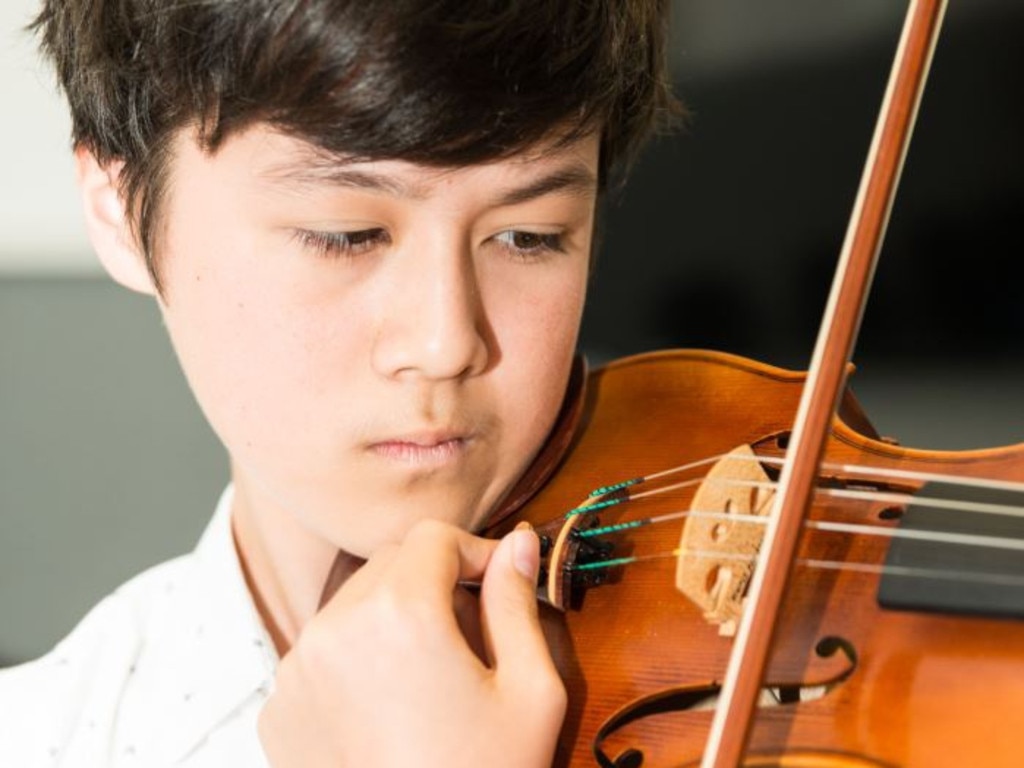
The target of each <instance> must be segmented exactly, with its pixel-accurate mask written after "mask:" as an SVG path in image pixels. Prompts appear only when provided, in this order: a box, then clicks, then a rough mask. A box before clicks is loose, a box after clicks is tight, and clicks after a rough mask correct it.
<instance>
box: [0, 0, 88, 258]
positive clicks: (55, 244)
mask: <svg viewBox="0 0 1024 768" xmlns="http://www.w3.org/2000/svg"><path fill="white" fill-rule="evenodd" d="M37 5H38V0H3V2H2V3H0V93H2V94H3V105H4V106H3V115H2V117H0V274H10V273H23V272H32V273H39V272H44V273H46V272H60V273H64V274H67V273H80V272H96V271H97V270H98V268H97V266H96V264H95V261H94V259H93V257H92V252H91V251H90V249H89V246H88V243H87V242H86V238H85V235H84V232H83V228H82V223H81V222H82V218H81V214H80V212H79V205H78V198H77V195H76V192H75V187H74V180H73V171H72V164H71V153H70V151H69V149H68V146H69V139H68V137H69V130H70V129H69V120H68V117H67V114H66V109H65V108H64V106H63V104H62V102H61V99H60V97H59V96H58V94H57V91H56V87H55V85H54V78H53V77H52V76H51V74H50V72H49V70H48V69H47V68H46V67H44V66H43V64H42V62H41V61H40V58H39V56H38V54H37V53H36V45H35V38H34V36H33V35H31V34H29V33H28V32H26V31H25V30H24V27H25V25H26V24H27V22H28V21H29V20H30V19H31V18H32V15H33V14H34V12H35V9H36V7H37Z"/></svg>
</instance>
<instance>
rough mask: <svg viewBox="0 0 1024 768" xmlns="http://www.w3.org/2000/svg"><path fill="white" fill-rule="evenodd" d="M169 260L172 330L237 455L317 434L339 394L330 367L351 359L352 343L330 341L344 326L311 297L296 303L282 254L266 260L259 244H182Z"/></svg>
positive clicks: (213, 420)
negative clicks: (318, 409) (318, 413)
mask: <svg viewBox="0 0 1024 768" xmlns="http://www.w3.org/2000/svg"><path fill="white" fill-rule="evenodd" d="M193 231H194V230H193ZM236 234H237V233H236ZM170 255H171V257H172V259H173V264H171V263H169V264H168V267H169V268H168V269H167V270H166V271H165V275H166V280H165V282H166V285H167V303H166V305H165V306H164V307H163V312H164V318H165V322H166V326H167V329H168V332H169V333H170V335H171V339H172V342H173V344H174V347H175V349H176V351H177V354H178V357H179V359H180V361H181V364H182V367H183V369H184V371H185V375H186V377H187V378H188V380H189V383H190V385H191V387H192V390H193V392H194V393H195V396H196V399H197V400H198V402H199V404H200V406H201V407H202V409H203V411H204V412H205V414H206V416H207V419H208V420H209V422H210V424H211V426H212V428H213V429H214V431H215V432H216V433H217V434H218V436H219V437H220V438H221V440H222V441H223V442H224V443H225V445H226V447H227V448H228V450H229V452H231V453H232V455H233V456H235V457H236V458H243V457H244V456H245V455H246V454H247V453H248V452H250V451H253V450H266V449H267V448H274V447H277V448H285V447H286V444H287V441H288V440H290V439H292V436H294V435H296V434H300V433H303V432H305V433H306V434H310V433H311V432H313V434H315V431H313V430H312V428H311V426H310V424H311V423H313V422H315V419H314V417H313V413H314V412H315V407H314V406H315V404H316V402H317V400H318V399H319V398H321V397H322V396H323V393H324V392H326V391H328V390H329V389H330V388H331V386H332V385H337V382H336V381H332V380H330V379H331V375H332V374H331V372H332V371H333V372H334V373H333V375H334V376H335V377H336V376H337V375H338V372H339V371H343V370H344V367H342V366H336V365H331V359H337V358H338V356H345V355H350V354H352V351H351V350H346V349H345V348H343V347H342V346H341V345H340V343H339V342H340V341H343V339H337V338H335V339H331V338H329V329H331V328H335V327H338V326H339V325H340V326H341V327H345V324H344V323H341V324H339V323H333V322H332V323H328V322H324V321H323V320H324V318H322V317H320V318H319V320H318V319H317V317H318V315H317V310H316V309H315V305H314V308H313V309H311V308H309V307H308V306H304V305H305V304H306V303H307V302H306V298H307V297H304V296H303V297H301V300H293V299H294V298H295V295H296V291H292V290H289V289H288V288H287V286H288V279H289V277H290V276H289V275H285V274H280V273H281V272H282V270H281V269H280V268H279V267H278V266H277V265H276V264H275V262H274V257H275V255H276V256H278V257H279V255H278V254H273V253H266V252H261V249H260V247H259V243H257V242H254V241H252V240H249V241H247V240H245V239H244V237H238V236H236V237H232V238H231V240H230V242H223V241H218V240H217V239H214V238H209V239H205V240H202V241H200V240H198V239H194V240H191V241H189V240H188V239H184V238H181V239H179V241H178V242H177V243H176V244H175V249H174V252H173V254H170ZM169 262H170V260H169ZM297 289H298V287H296V290H297ZM286 425H287V426H288V428H285V426H286Z"/></svg>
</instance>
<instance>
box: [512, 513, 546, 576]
mask: <svg viewBox="0 0 1024 768" xmlns="http://www.w3.org/2000/svg"><path fill="white" fill-rule="evenodd" d="M521 525H522V524H520V525H517V526H516V528H515V530H514V531H513V532H512V533H510V534H509V535H510V536H511V537H512V564H513V565H514V566H515V568H516V570H517V571H519V572H520V573H521V574H523V576H525V577H526V578H527V579H529V580H530V581H536V580H537V571H538V570H539V569H540V542H539V540H538V539H537V535H536V534H535V533H534V532H533V530H532V529H530V530H527V529H525V528H522V527H521ZM527 525H529V523H527Z"/></svg>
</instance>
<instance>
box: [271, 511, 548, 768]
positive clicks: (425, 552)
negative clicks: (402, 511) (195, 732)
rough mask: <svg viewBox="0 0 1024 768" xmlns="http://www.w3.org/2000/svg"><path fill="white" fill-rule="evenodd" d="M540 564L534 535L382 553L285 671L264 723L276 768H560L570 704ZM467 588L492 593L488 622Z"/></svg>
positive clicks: (426, 535)
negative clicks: (541, 613)
mask: <svg viewBox="0 0 1024 768" xmlns="http://www.w3.org/2000/svg"><path fill="white" fill-rule="evenodd" d="M538 559H539V555H538V544H537V537H536V535H535V534H534V533H533V532H532V531H530V530H516V531H513V532H512V533H510V534H509V535H507V536H506V537H505V538H504V539H502V540H501V541H500V542H494V541H490V540H486V539H481V538H478V537H475V536H472V535H470V534H468V533H466V532H465V531H462V530H460V529H458V528H455V527H453V526H450V525H447V524H444V523H439V522H435V521H425V522H422V523H419V524H417V525H416V527H415V528H413V529H412V530H411V531H410V532H409V534H408V536H407V537H406V539H405V541H404V542H403V543H402V544H401V545H399V546H393V547H387V548H384V549H383V550H382V551H380V552H377V553H376V554H375V555H374V556H373V557H372V558H370V560H368V561H367V563H366V565H364V566H363V567H362V568H361V569H360V570H359V571H357V572H356V573H355V574H354V575H353V576H352V577H351V578H350V579H349V580H348V581H347V582H346V583H345V584H344V586H342V587H341V589H339V590H338V592H337V593H336V594H335V595H334V596H333V597H332V598H331V599H330V600H329V601H328V603H327V604H326V605H325V606H324V607H323V609H322V610H321V611H320V612H319V613H318V614H317V615H316V616H315V617H314V618H313V619H312V620H311V621H310V622H309V624H308V625H307V626H306V628H305V629H304V630H303V632H302V634H301V635H300V636H299V639H298V641H297V642H296V644H295V646H294V647H293V648H292V650H291V651H290V652H289V653H288V654H287V655H286V656H285V658H284V659H283V660H282V662H281V665H280V667H279V669H278V673H277V679H276V686H275V690H274V693H273V694H272V695H271V697H270V698H269V700H268V701H267V704H266V706H265V707H264V710H263V712H262V713H261V716H260V721H259V733H260V739H261V741H262V743H263V747H264V750H265V752H266V754H267V757H268V758H269V760H270V762H271V764H272V765H273V766H274V768H291V767H292V766H295V767H296V768H298V767H300V766H301V768H321V767H323V768H328V766H329V767H330V768H340V767H341V766H361V767H362V766H375V767H378V766H401V767H402V768H406V767H407V766H417V768H426V767H427V766H445V768H454V767H456V766H467V767H469V766H472V768H478V767H479V766H494V767H495V768H499V767H505V766H508V767H509V768H513V767H515V768H519V767H520V766H523V767H525V766H549V765H550V764H551V759H552V756H553V754H554V748H555V740H556V738H557V736H558V732H559V729H560V728H561V724H562V718H563V717H564V715H565V706H566V700H565V689H564V687H563V686H562V682H561V680H560V678H559V677H558V673H557V670H556V669H555V667H554V664H553V662H552V660H551V656H550V653H549V651H548V647H547V644H546V643H545V641H544V637H543V635H542V634H541V630H540V625H539V623H538V619H537V604H536V599H535V585H536V574H537V568H538ZM463 580H467V581H477V580H481V581H482V585H481V590H480V602H479V613H478V614H477V615H473V614H472V613H467V612H466V611H464V610H461V608H460V604H461V603H462V602H463V601H464V599H465V597H466V595H465V591H464V590H463V589H462V588H461V587H459V586H458V582H460V581H463ZM460 595H461V597H460ZM467 637H468V638H472V639H467Z"/></svg>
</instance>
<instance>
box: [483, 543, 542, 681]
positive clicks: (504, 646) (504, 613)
mask: <svg viewBox="0 0 1024 768" xmlns="http://www.w3.org/2000/svg"><path fill="white" fill-rule="evenodd" d="M539 569H540V542H539V540H538V539H537V534H536V533H534V532H533V530H532V529H530V528H529V526H522V527H519V528H516V529H515V530H514V531H512V532H511V533H509V534H507V535H506V536H505V537H504V538H503V539H502V540H501V542H500V543H499V544H498V547H497V548H496V549H495V551H494V554H493V555H492V556H491V559H490V562H489V564H488V566H487V571H486V573H485V574H484V578H483V584H482V585H481V591H480V613H481V624H482V629H483V633H484V639H485V643H486V647H487V654H488V662H489V663H490V665H491V666H492V667H493V668H494V669H495V670H496V671H498V672H499V673H500V674H502V675H504V674H506V673H509V674H512V675H515V674H517V673H519V672H522V671H525V670H527V669H530V668H535V667H536V665H537V664H538V663H540V664H544V663H546V664H547V665H549V666H551V667H552V668H553V664H552V663H551V657H550V652H549V651H548V647H547V643H546V641H545V640H544V635H543V633H542V632H541V628H540V621H539V618H538V615H537V572H538V570H539Z"/></svg>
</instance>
